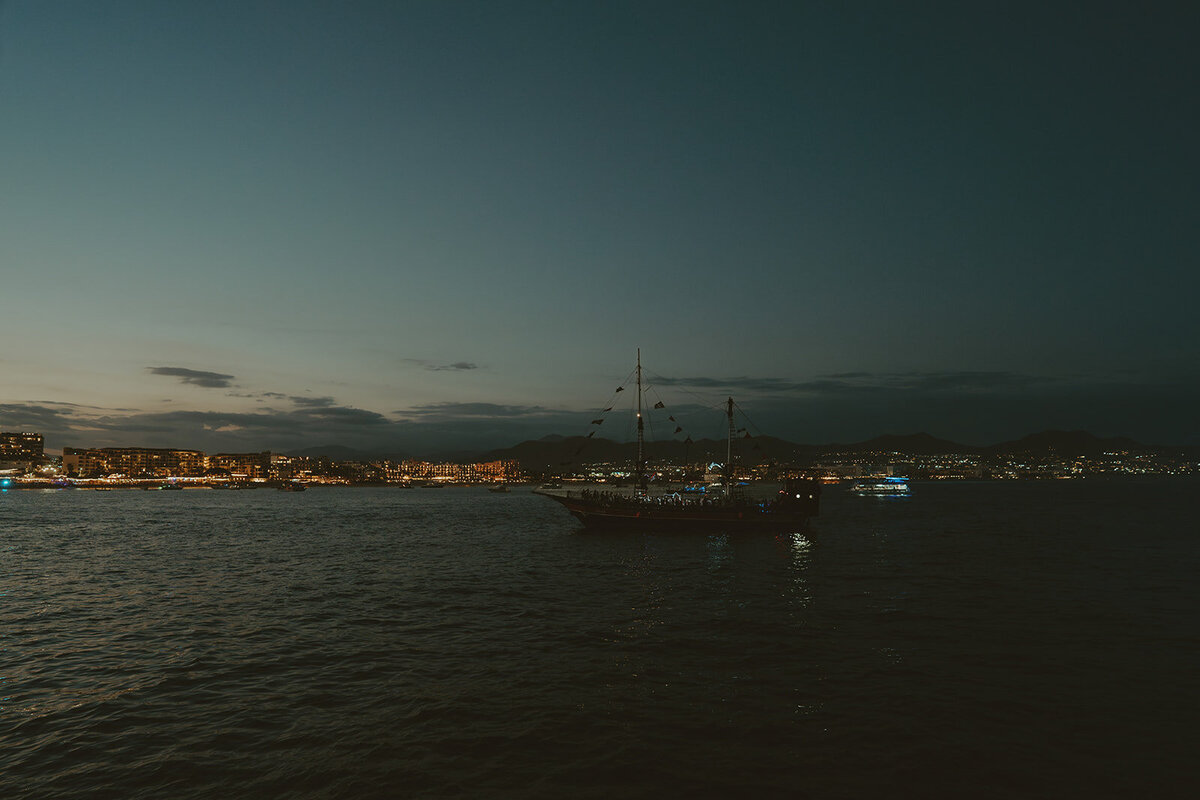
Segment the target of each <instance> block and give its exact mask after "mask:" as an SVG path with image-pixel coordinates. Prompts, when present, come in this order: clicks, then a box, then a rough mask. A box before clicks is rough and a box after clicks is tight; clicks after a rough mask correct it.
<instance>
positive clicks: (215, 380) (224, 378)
mask: <svg viewBox="0 0 1200 800" xmlns="http://www.w3.org/2000/svg"><path fill="white" fill-rule="evenodd" d="M146 369H147V370H148V371H149V372H150V373H151V374H152V375H167V376H169V377H172V378H179V382H180V383H190V384H191V385H193V386H203V387H205V388H207V389H228V388H229V387H230V386H232V385H233V384H231V383H230V381H232V380H233V377H234V376H232V375H223V374H222V373H220V372H203V371H201V370H196V369H187V368H185V367H146Z"/></svg>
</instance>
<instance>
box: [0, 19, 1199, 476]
mask: <svg viewBox="0 0 1200 800" xmlns="http://www.w3.org/2000/svg"><path fill="white" fill-rule="evenodd" d="M1198 31H1200V4H1195V3H1106V2H1094V3H1046V2H1036V3H994V2H988V3H981V2H946V3H923V2H906V3H899V2H859V3H854V2H849V3H815V2H814V3H804V2H788V3H747V2H739V3H705V2H686V3H684V2H678V3H656V2H645V0H642V1H641V2H630V3H623V2H590V3H588V2H536V3H533V2H480V3H474V2H448V1H445V0H443V1H440V2H338V3H334V2H298V1H297V2H247V1H246V0H242V1H241V2H213V1H211V0H208V1H206V2H158V1H157V0H154V1H150V0H148V1H147V2H121V1H116V0H114V1H113V2H105V0H87V1H86V2H65V1H64V2H57V1H55V0H44V1H38V2H33V1H29V2H21V1H20V0H9V2H6V3H3V4H0V334H2V336H0V343H2V347H0V430H10V431H11V430H28V431H39V432H42V433H43V434H45V436H46V447H47V450H48V451H52V452H57V451H58V450H59V449H60V448H61V447H63V446H64V445H66V446H74V447H100V446H151V447H183V448H196V449H201V450H206V451H208V452H219V451H249V450H265V449H268V448H269V449H274V450H279V451H283V452H287V451H289V450H295V449H300V448H304V447H309V446H313V445H326V444H331V443H336V444H343V445H347V446H351V447H357V448H367V449H372V450H377V451H385V450H394V451H397V452H411V453H417V454H420V453H423V452H430V451H438V450H454V449H486V448H490V447H500V446H507V445H511V444H515V443H517V442H519V441H521V440H524V439H529V438H538V437H541V436H544V435H547V434H561V435H576V434H586V433H588V432H589V427H588V422H589V419H590V418H592V417H593V416H594V414H595V413H596V411H597V409H600V408H601V407H603V406H606V405H608V401H609V399H610V397H611V396H612V391H613V389H614V388H615V387H616V386H617V385H618V384H620V383H622V382H623V381H625V380H626V378H627V376H628V375H629V373H630V371H631V370H632V368H633V365H634V358H635V354H636V349H637V348H638V347H640V348H641V349H642V358H643V362H644V364H645V365H646V367H647V370H648V372H649V375H650V378H649V380H650V382H651V383H653V384H654V389H655V391H656V392H657V395H656V396H661V397H662V399H664V401H666V402H667V403H668V404H669V405H671V406H672V407H673V408H677V409H679V410H680V411H681V413H682V412H687V413H688V414H692V413H693V412H695V419H697V420H698V419H700V416H701V415H700V414H699V410H700V409H704V408H709V407H714V406H716V405H717V404H719V403H720V401H721V400H723V399H724V397H725V396H726V395H729V394H732V395H733V396H734V397H735V398H736V399H737V400H738V402H739V404H740V405H741V406H742V407H743V408H745V409H746V411H747V412H748V413H749V414H750V416H751V419H752V420H753V422H754V424H755V426H756V429H757V430H759V431H761V432H762V433H769V434H771V435H775V436H779V437H781V438H786V439H791V440H793V441H797V442H806V443H823V442H838V441H840V442H849V441H859V440H863V439H867V438H870V437H873V436H877V435H880V434H885V433H893V434H905V433H914V432H918V431H925V432H928V433H930V434H933V435H934V436H939V437H943V438H948V439H954V440H956V441H961V442H964V443H968V444H991V443H995V442H999V441H1004V440H1006V439H1014V438H1018V437H1020V436H1023V435H1025V434H1028V433H1032V432H1034V431H1038V430H1043V429H1046V428H1062V429H1086V430H1089V431H1091V432H1093V433H1095V434H1097V435H1105V436H1112V435H1124V436H1130V437H1133V438H1135V439H1139V440H1142V441H1145V442H1148V443H1158V444H1200V421H1198V418H1197V408H1198V407H1200V314H1198V313H1197V309H1196V307H1197V298H1200V277H1198V273H1197V265H1198V262H1200V259H1198V256H1200V244H1198V235H1200V224H1198V223H1200V219H1198V216H1200V213H1198V212H1200V197H1198V187H1200V147H1198V145H1197V141H1198V139H1200V133H1198V131H1200V113H1198V109H1200V92H1198V91H1197V88H1196V81H1197V76H1198V75H1200V47H1197V45H1196V40H1197V35H1198ZM715 424H716V426H717V427H716V430H715V431H714V430H712V429H711V426H710V427H704V425H703V423H700V422H697V423H696V424H695V426H694V427H693V428H691V429H689V433H691V434H692V435H693V436H696V437H697V438H698V437H701V436H708V435H714V434H715V433H717V434H719V425H720V421H719V418H716V423H715ZM610 427H611V426H610ZM604 432H605V434H607V435H609V436H614V435H618V434H620V433H621V431H620V430H613V429H606V430H605V431H604Z"/></svg>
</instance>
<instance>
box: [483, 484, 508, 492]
mask: <svg viewBox="0 0 1200 800" xmlns="http://www.w3.org/2000/svg"><path fill="white" fill-rule="evenodd" d="M488 491H489V492H491V493H492V494H508V492H509V489H508V484H507V483H498V484H496V485H495V486H489V487H488Z"/></svg>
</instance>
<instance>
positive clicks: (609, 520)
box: [534, 350, 821, 533]
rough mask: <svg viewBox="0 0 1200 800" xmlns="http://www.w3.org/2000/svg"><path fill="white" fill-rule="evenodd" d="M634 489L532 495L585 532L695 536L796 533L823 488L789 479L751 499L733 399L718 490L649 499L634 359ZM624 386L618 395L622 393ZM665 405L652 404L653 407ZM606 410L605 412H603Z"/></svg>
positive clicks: (542, 491) (817, 504)
mask: <svg viewBox="0 0 1200 800" xmlns="http://www.w3.org/2000/svg"><path fill="white" fill-rule="evenodd" d="M636 376H637V417H636V420H637V463H636V465H635V467H634V471H635V474H636V476H637V488H636V490H635V491H634V492H633V493H632V494H623V493H618V492H615V491H594V490H590V489H585V490H582V491H567V492H562V491H561V490H559V489H558V487H557V486H556V487H555V488H554V489H550V488H549V486H550V484H544V485H543V486H542V487H540V488H538V489H537V490H535V492H534V493H535V494H540V495H543V496H544V497H548V498H550V499H551V500H553V501H555V502H556V503H559V504H561V505H562V506H563V507H564V508H565V509H566V510H567V511H569V512H570V513H571V515H572V516H574V517H575V518H576V519H578V520H579V521H580V522H582V523H583V524H584V526H586V527H589V528H639V529H645V530H678V531H688V532H696V533H713V532H741V531H779V532H787V531H796V530H799V529H801V528H802V527H803V526H804V525H805V524H806V523H807V521H808V519H809V518H810V517H814V516H816V515H817V513H818V511H819V510H820V502H821V485H820V483H818V482H817V481H813V480H791V481H788V482H786V483H785V484H784V485H783V487H782V488H781V489H780V490H779V491H778V492H777V493H775V494H774V495H773V496H769V497H752V496H751V495H750V494H749V493H748V492H746V490H745V488H744V487H742V486H740V485H738V484H737V482H736V481H735V479H734V475H733V458H734V454H733V442H734V438H735V436H736V430H735V426H734V418H733V410H734V403H733V398H732V397H730V398H729V399H728V400H727V401H726V404H725V414H726V417H727V421H728V426H729V434H728V442H727V445H726V447H727V449H726V458H725V465H724V480H723V481H722V490H721V491H720V492H715V493H710V492H704V493H703V494H691V493H687V494H681V493H679V492H672V493H669V494H663V495H651V494H650V493H649V492H648V491H647V481H646V474H647V472H648V469H647V459H646V448H645V434H644V422H643V415H642V358H641V351H640V350H639V351H638V359H637V368H636ZM623 388H624V387H622V388H620V389H618V390H617V391H622V390H623ZM662 407H663V404H662V403H661V402H660V403H656V404H655V408H662ZM606 410H608V409H606Z"/></svg>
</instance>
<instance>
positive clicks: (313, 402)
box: [278, 395, 336, 408]
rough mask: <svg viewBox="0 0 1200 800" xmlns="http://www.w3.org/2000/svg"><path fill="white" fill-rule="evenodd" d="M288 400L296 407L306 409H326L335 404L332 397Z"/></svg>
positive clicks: (290, 398) (293, 398) (292, 398)
mask: <svg viewBox="0 0 1200 800" xmlns="http://www.w3.org/2000/svg"><path fill="white" fill-rule="evenodd" d="M278 396H279V397H282V396H283V395H278ZM288 400H291V401H292V402H293V403H295V404H296V405H298V406H304V407H306V408H328V407H329V406H332V405H333V404H334V403H335V402H336V401H335V400H334V399H333V398H332V397H303V396H301V397H289V398H288Z"/></svg>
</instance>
